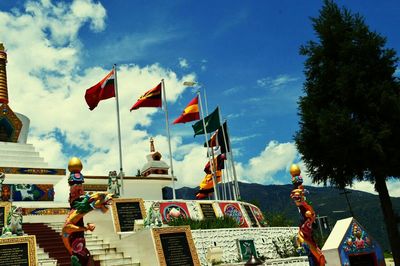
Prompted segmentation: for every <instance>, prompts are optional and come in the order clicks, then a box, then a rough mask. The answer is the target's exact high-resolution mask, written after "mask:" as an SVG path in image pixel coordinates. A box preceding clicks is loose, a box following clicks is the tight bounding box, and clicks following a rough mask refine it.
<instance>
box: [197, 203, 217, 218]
mask: <svg viewBox="0 0 400 266" xmlns="http://www.w3.org/2000/svg"><path fill="white" fill-rule="evenodd" d="M200 209H201V212H202V213H203V217H204V219H215V218H217V216H216V215H215V210H214V206H213V205H212V203H200Z"/></svg>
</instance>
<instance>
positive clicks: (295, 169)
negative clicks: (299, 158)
mask: <svg viewBox="0 0 400 266" xmlns="http://www.w3.org/2000/svg"><path fill="white" fill-rule="evenodd" d="M300 173H301V170H300V167H299V166H298V165H297V164H292V165H291V166H290V174H291V175H292V176H299V175H300Z"/></svg>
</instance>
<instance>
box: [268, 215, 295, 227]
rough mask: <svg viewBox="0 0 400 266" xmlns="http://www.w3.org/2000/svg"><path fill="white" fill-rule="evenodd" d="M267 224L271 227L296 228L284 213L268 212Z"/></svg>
mask: <svg viewBox="0 0 400 266" xmlns="http://www.w3.org/2000/svg"><path fill="white" fill-rule="evenodd" d="M264 216H265V218H266V220H267V223H268V225H269V226H272V227H287V226H294V222H293V221H292V220H290V219H288V218H287V217H286V215H285V214H284V213H278V212H275V213H272V212H268V213H266V214H264Z"/></svg>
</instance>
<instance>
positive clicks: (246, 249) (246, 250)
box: [237, 239, 257, 261]
mask: <svg viewBox="0 0 400 266" xmlns="http://www.w3.org/2000/svg"><path fill="white" fill-rule="evenodd" d="M237 245H238V249H239V255H240V258H241V259H242V261H248V260H249V259H250V257H251V255H254V256H255V257H257V251H256V247H255V246H254V240H253V239H238V240H237Z"/></svg>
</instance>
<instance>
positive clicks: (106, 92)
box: [85, 70, 115, 110]
mask: <svg viewBox="0 0 400 266" xmlns="http://www.w3.org/2000/svg"><path fill="white" fill-rule="evenodd" d="M114 79H115V78H114V70H111V72H110V73H108V75H107V76H106V77H105V78H103V79H102V80H101V81H100V82H99V83H97V84H96V85H94V86H93V87H90V88H89V89H87V90H86V93H85V100H86V103H87V104H88V105H89V109H90V110H93V109H94V108H96V106H97V105H98V104H99V102H100V101H101V100H105V99H108V98H112V97H115V87H114Z"/></svg>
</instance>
